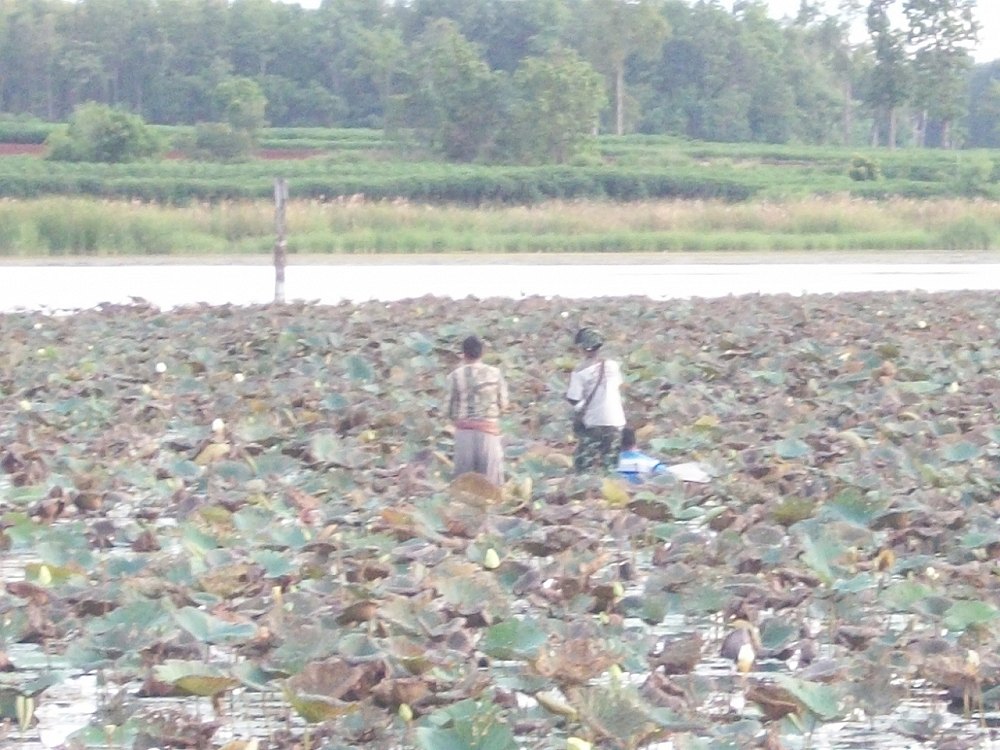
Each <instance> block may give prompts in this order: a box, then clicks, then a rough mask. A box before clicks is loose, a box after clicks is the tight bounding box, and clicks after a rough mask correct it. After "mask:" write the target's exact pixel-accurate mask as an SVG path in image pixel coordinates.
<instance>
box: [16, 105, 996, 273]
mask: <svg viewBox="0 0 1000 750" xmlns="http://www.w3.org/2000/svg"><path fill="white" fill-rule="evenodd" d="M19 127H20V129H14V128H13V127H12V126H10V127H9V126H8V125H5V124H4V123H0V143H2V144H3V145H2V146H0V155H3V156H4V158H0V197H2V198H4V199H6V200H5V201H3V203H2V204H0V256H6V257H8V258H18V257H65V256H89V257H111V256H119V255H132V256H137V255H142V256H165V255H183V256H191V255H205V256H220V255H228V256H233V255H236V256H244V255H252V254H259V253H267V252H270V250H271V247H272V246H273V242H274V237H273V233H274V229H273V228H274V215H273V214H274V209H273V194H274V181H275V178H276V177H283V178H285V179H286V180H287V181H288V185H289V190H290V203H289V206H288V229H289V237H288V248H289V252H290V253H292V254H293V255H296V254H303V255H304V254H316V255H329V254H352V255H370V254H400V253H405V254H414V253H431V254H435V253H437V254H440V253H475V254H484V253H552V252H558V253H626V252H627V253H708V252H744V253H748V252H772V251H781V252H817V253H819V252H843V251H847V250H850V251H874V252H890V251H892V252H900V251H927V250H934V251H952V252H957V251H976V252H981V251H989V250H991V249H992V248H993V247H994V246H996V244H997V238H998V237H1000V187H998V184H1000V183H998V179H1000V166H998V165H997V164H995V163H994V161H993V155H992V154H991V153H990V152H986V151H976V152H973V151H941V150H926V149H920V150H917V149H908V150H895V151H890V150H875V149H869V150H864V151H860V152H859V151H858V150H855V149H840V148H832V147H830V148H815V147H809V148H806V147H800V146H775V145H766V144H720V143H697V142H689V141H682V140H679V139H675V138H667V137H662V136H658V137H647V136H635V135H633V136H625V137H621V138H616V137H601V138H599V139H598V140H597V143H596V147H595V148H594V149H593V151H592V152H591V153H590V154H589V155H588V156H587V157H586V158H583V159H580V160H579V161H577V162H574V163H572V164H565V165H545V166H524V165H487V164H452V163H445V162H441V161H438V160H433V159H430V158H427V157H426V155H423V154H421V153H419V152H418V151H416V150H415V149H413V148H411V147H408V146H407V145H406V144H405V143H402V142H400V141H388V140H386V139H385V138H384V137H383V135H382V133H381V132H380V131H375V130H345V129H322V128H303V129H269V130H265V131H264V133H263V134H262V137H261V139H260V145H259V150H258V152H257V154H256V155H255V157H254V158H253V159H250V160H248V161H245V162H240V163H218V162H206V161H197V160H193V159H187V158H183V157H182V155H181V153H180V152H179V151H178V150H176V149H174V150H172V151H169V152H167V154H166V155H165V158H161V159H157V160H149V161H144V162H138V163H132V164H86V163H66V162H53V161H48V160H45V159H43V158H41V156H42V154H43V147H42V142H43V141H44V139H45V137H46V135H47V133H48V132H49V130H51V127H48V129H47V126H41V125H38V126H36V127H34V129H31V128H29V127H27V126H24V125H23V124H22V125H20V126H19ZM162 130H163V133H162V135H163V137H164V138H165V140H166V142H171V139H177V138H180V137H182V136H183V135H184V129H182V128H164V129H162ZM861 177H866V178H869V179H860V178H861Z"/></svg>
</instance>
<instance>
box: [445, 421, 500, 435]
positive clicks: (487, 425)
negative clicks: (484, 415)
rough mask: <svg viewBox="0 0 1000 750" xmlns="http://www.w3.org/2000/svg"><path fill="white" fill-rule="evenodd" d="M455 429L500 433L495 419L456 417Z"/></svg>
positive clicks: (492, 433)
mask: <svg viewBox="0 0 1000 750" xmlns="http://www.w3.org/2000/svg"><path fill="white" fill-rule="evenodd" d="M455 429H457V430H475V431H476V432H485V433H488V434H490V435H499V434H500V425H499V424H497V422H496V420H495V419H456V420H455Z"/></svg>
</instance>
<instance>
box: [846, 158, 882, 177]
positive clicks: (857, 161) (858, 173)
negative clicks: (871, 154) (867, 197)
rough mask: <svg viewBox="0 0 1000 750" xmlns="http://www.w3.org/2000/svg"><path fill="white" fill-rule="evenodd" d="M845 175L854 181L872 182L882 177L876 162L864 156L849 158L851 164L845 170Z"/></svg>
mask: <svg viewBox="0 0 1000 750" xmlns="http://www.w3.org/2000/svg"><path fill="white" fill-rule="evenodd" d="M847 176H848V177H850V178H851V179H852V180H854V181H855V182H872V181H875V180H878V179H880V178H881V177H882V172H881V170H880V169H879V165H878V162H876V161H875V160H874V159H869V158H868V157H866V156H855V157H853V158H852V159H851V166H850V168H849V169H848V170H847Z"/></svg>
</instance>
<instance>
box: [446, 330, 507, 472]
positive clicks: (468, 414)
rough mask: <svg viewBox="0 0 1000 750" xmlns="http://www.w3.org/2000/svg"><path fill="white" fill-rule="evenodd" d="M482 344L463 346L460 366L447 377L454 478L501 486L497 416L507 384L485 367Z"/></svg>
mask: <svg viewBox="0 0 1000 750" xmlns="http://www.w3.org/2000/svg"><path fill="white" fill-rule="evenodd" d="M482 356H483V342H482V340H480V338H479V337H478V336H469V337H467V338H466V339H465V340H464V341H463V342H462V360H463V361H462V364H461V365H460V366H459V367H457V368H455V369H454V370H453V371H452V372H451V373H450V374H449V375H448V416H449V418H450V419H451V421H452V423H453V424H454V426H455V476H456V477H457V476H459V475H460V474H465V473H467V472H470V471H472V472H476V473H478V474H482V475H483V476H485V477H486V478H487V479H488V480H489V481H490V482H492V483H493V484H495V485H496V486H498V487H499V486H500V485H502V484H503V442H502V440H501V436H500V421H499V420H500V415H501V414H503V412H504V411H506V409H507V405H508V402H507V383H506V381H505V380H504V377H503V373H501V372H500V370H499V369H498V368H496V367H491V366H490V365H485V364H483V363H482V361H481V359H482Z"/></svg>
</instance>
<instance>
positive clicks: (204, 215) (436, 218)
mask: <svg viewBox="0 0 1000 750" xmlns="http://www.w3.org/2000/svg"><path fill="white" fill-rule="evenodd" d="M287 226H288V232H289V238H288V247H289V252H290V253H293V254H320V255H324V254H379V253H535V252H547V253H548V252H551V253H570V252H584V253H586V252H602V253H603V252H607V253H611V252H614V253H619V252H621V253H648V252H718V251H791V250H799V251H817V252H819V251H837V250H873V251H879V250H883V251H887V250H900V249H912V250H928V249H934V250H938V249H945V250H949V249H950V250H988V249H991V248H992V247H994V246H996V244H997V242H998V238H1000V203H997V202H987V201H966V200H957V199H949V200H923V201H919V200H908V199H891V200H887V201H862V200H857V199H849V198H835V199H819V198H814V199H805V200H796V201H786V202H753V203H738V204H733V203H727V202H722V201H641V202H633V203H625V204H622V203H611V202H603V201H579V202H576V201H574V202H566V201H551V202H547V203H543V204H539V205H536V206H498V207H492V208H473V207H463V206H454V205H452V206H435V205H429V204H416V203H409V202H405V201H392V202H388V201H387V202H371V201H364V200H341V201H334V202H321V201H292V202H291V203H290V204H289V205H288V210H287ZM273 243H274V208H273V206H272V204H271V203H270V202H269V201H264V200H259V201H237V202H233V201H224V202H219V203H199V204H191V205H187V206H164V205H157V204H145V203H136V202H125V201H98V200H94V199H89V198H71V199H67V198H42V199H37V200H26V201H15V200H7V201H4V202H2V203H0V256H3V257H8V258H19V257H20V258H25V257H62V256H95V257H101V256H119V255H123V256H130V255H131V256H136V255H221V254H227V255H237V256H239V255H253V254H260V253H266V252H269V251H270V250H271V248H272V246H273Z"/></svg>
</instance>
